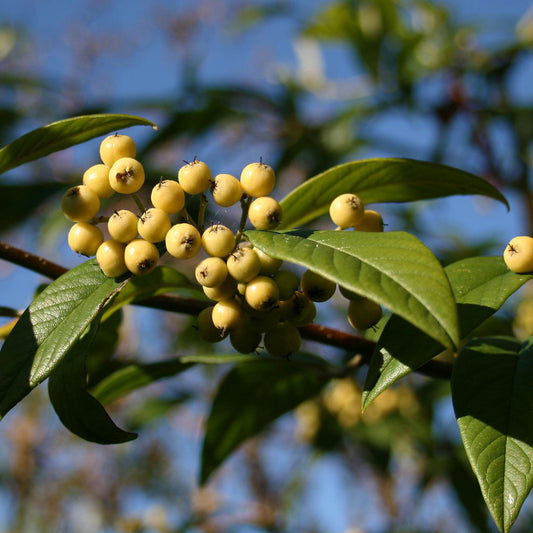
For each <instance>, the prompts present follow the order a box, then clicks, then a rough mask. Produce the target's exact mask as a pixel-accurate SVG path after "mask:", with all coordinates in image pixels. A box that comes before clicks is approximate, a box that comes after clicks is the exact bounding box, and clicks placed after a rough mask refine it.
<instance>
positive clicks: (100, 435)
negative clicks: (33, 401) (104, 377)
mask: <svg viewBox="0 0 533 533" xmlns="http://www.w3.org/2000/svg"><path fill="white" fill-rule="evenodd" d="M97 329H98V326H97V325H96V324H94V323H93V325H92V326H91V327H90V328H89V330H88V331H87V332H86V333H85V334H84V335H83V336H82V337H81V338H80V339H79V340H78V342H77V343H76V344H75V345H74V347H73V349H72V350H70V352H69V353H68V355H67V356H66V357H64V358H63V360H62V361H61V362H60V363H59V364H58V365H57V366H56V368H55V369H54V371H53V372H52V374H51V375H50V379H49V380H48V394H49V396H50V402H51V403H52V406H53V408H54V410H55V412H56V414H57V416H58V417H59V419H60V420H61V422H62V423H63V425H64V426H65V427H66V428H67V429H68V430H70V431H71V432H72V433H74V434H75V435H77V436H78V437H81V438H82V439H85V440H87V441H90V442H96V443H98V444H119V443H122V442H128V441H130V440H133V439H135V438H136V437H137V435H136V434H135V433H130V432H127V431H124V430H122V429H120V428H119V427H118V426H116V425H115V423H114V422H113V420H111V418H110V416H109V415H108V414H107V412H106V410H105V409H104V407H103V406H102V404H101V403H100V402H99V401H98V400H96V399H95V398H94V397H93V396H91V395H90V394H89V393H88V392H87V376H86V372H85V358H86V356H87V351H88V350H90V349H91V344H92V341H93V340H94V337H95V334H96V331H97Z"/></svg>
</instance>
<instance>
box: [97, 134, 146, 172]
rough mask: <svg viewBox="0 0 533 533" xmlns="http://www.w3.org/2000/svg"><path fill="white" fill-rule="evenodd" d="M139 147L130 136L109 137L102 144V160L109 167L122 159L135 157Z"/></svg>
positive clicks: (117, 135)
mask: <svg viewBox="0 0 533 533" xmlns="http://www.w3.org/2000/svg"><path fill="white" fill-rule="evenodd" d="M136 154H137V147H136V146H135V142H134V141H133V139H132V138H131V137H129V136H128V135H120V134H119V133H115V134H114V135H109V136H108V137H106V138H105V139H104V140H103V141H102V142H101V143H100V159H101V160H102V162H103V163H104V165H107V166H108V167H110V166H112V165H113V164H114V163H115V161H117V160H119V159H121V158H122V157H135V156H136Z"/></svg>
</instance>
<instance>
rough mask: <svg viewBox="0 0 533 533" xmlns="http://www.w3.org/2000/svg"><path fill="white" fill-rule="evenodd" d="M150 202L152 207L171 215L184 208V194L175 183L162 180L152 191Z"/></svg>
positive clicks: (181, 188) (180, 187)
mask: <svg viewBox="0 0 533 533" xmlns="http://www.w3.org/2000/svg"><path fill="white" fill-rule="evenodd" d="M150 200H151V201H152V205H153V206H154V207H157V208H158V209H162V210H163V211H165V212H166V213H168V214H170V215H173V214H175V213H179V212H180V211H181V210H182V209H183V208H184V207H185V192H184V191H183V187H182V186H181V185H180V184H179V183H178V182H177V181H174V180H163V181H160V182H159V183H158V184H157V185H156V186H155V187H154V188H153V189H152V194H151V196H150Z"/></svg>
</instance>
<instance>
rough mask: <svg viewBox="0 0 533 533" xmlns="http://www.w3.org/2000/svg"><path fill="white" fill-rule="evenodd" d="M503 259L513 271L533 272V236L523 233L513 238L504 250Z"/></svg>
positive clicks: (519, 272)
mask: <svg viewBox="0 0 533 533" xmlns="http://www.w3.org/2000/svg"><path fill="white" fill-rule="evenodd" d="M503 260H504V261H505V264H506V265H507V267H508V268H509V270H512V271H513V272H517V273H518V274H525V273H526V272H533V238H532V237H528V236H525V235H523V236H519V237H514V238H513V239H511V240H510V241H509V243H508V244H507V246H506V247H505V250H504V252H503Z"/></svg>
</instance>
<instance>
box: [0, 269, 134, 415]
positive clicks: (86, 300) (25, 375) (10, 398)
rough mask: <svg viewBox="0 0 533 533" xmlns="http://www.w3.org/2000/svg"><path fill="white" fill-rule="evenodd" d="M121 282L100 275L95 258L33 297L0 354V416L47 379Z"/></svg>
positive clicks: (120, 286) (120, 285) (122, 283)
mask: <svg viewBox="0 0 533 533" xmlns="http://www.w3.org/2000/svg"><path fill="white" fill-rule="evenodd" d="M124 283H125V282H124V281H116V280H114V279H112V278H107V277H106V276H104V274H103V273H102V271H101V270H100V267H99V266H98V263H97V262H96V260H94V259H93V260H89V261H87V262H85V263H83V264H81V265H79V266H77V267H75V268H73V269H72V270H69V271H67V272H66V273H65V274H63V275H62V276H61V277H59V278H58V279H57V280H55V281H54V282H53V283H51V284H50V285H48V286H47V287H46V288H45V289H44V290H43V291H42V292H41V293H40V294H39V295H38V296H37V297H36V298H35V300H34V301H33V302H32V303H31V304H30V306H29V307H28V309H26V311H24V313H23V314H22V316H21V317H20V319H19V321H18V322H17V324H16V326H15V327H14V329H13V331H12V332H11V334H10V335H9V336H8V338H7V339H6V341H5V343H4V344H3V346H2V349H1V350H0V415H1V416H4V415H5V414H6V413H7V412H8V411H9V410H10V409H11V408H12V407H13V406H14V405H15V404H16V403H17V402H19V401H20V400H21V399H22V398H24V396H26V394H28V393H29V392H30V391H31V389H32V388H33V387H35V386H36V385H38V384H39V383H40V382H41V381H43V380H44V379H46V378H47V377H48V376H49V374H50V372H51V371H52V370H53V369H54V367H55V366H56V365H57V364H58V363H59V361H60V360H61V359H62V358H63V356H64V355H65V354H66V353H67V352H68V351H69V350H70V349H71V348H72V346H74V344H75V343H76V341H77V340H78V339H79V337H80V336H81V334H82V333H83V332H84V331H85V329H86V328H87V326H88V325H89V324H90V323H91V322H92V321H93V320H94V319H95V318H96V317H97V316H98V314H99V313H100V312H101V311H102V310H103V308H104V306H105V305H106V303H107V302H108V301H109V300H110V299H111V298H112V297H113V296H114V295H115V294H116V293H117V292H118V291H120V289H121V288H122V287H123V286H124Z"/></svg>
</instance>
